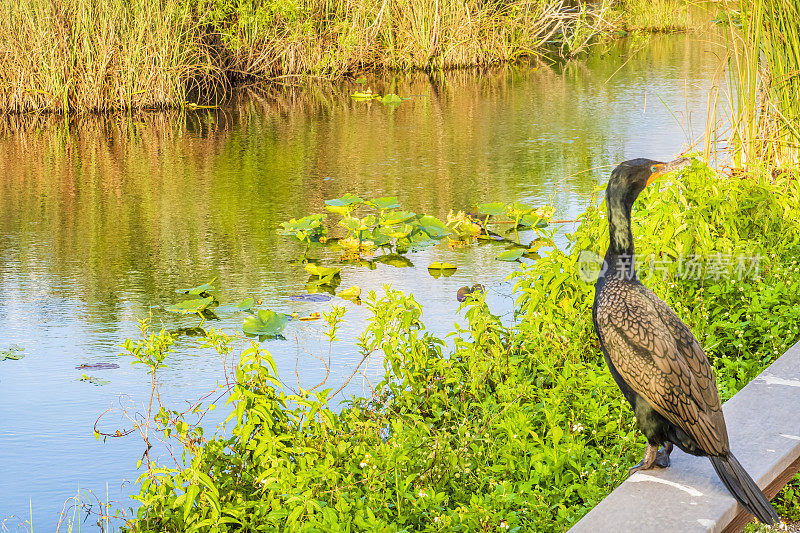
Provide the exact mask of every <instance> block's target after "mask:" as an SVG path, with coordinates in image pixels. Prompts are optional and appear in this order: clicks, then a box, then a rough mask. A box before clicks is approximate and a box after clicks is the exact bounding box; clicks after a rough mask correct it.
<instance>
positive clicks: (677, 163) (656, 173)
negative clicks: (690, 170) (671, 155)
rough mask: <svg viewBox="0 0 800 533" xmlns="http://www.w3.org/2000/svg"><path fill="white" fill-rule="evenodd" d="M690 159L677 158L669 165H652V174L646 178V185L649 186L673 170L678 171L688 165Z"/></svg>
mask: <svg viewBox="0 0 800 533" xmlns="http://www.w3.org/2000/svg"><path fill="white" fill-rule="evenodd" d="M690 161H691V160H690V159H689V158H688V157H679V158H678V159H675V160H673V161H670V162H669V163H658V164H656V165H653V172H652V174H650V177H648V178H647V185H650V184H651V183H653V182H654V181H656V180H657V179H658V178H660V177H661V176H663V175H664V174H666V173H668V172H672V171H673V170H678V169H679V168H682V167H684V166H685V165H687V164H689V163H690Z"/></svg>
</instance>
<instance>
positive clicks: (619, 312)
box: [598, 291, 728, 455]
mask: <svg viewBox="0 0 800 533" xmlns="http://www.w3.org/2000/svg"><path fill="white" fill-rule="evenodd" d="M647 292H649V291H647ZM651 294H652V293H651ZM626 296H627V297H626V298H625V299H624V300H622V301H620V300H617V302H616V305H614V309H613V310H611V309H609V310H603V309H602V304H601V308H599V309H598V325H599V326H600V329H601V332H602V335H603V340H604V342H605V345H606V351H607V352H608V355H609V357H610V358H611V362H612V363H613V364H614V366H615V367H616V369H617V371H618V372H619V373H620V376H622V378H623V379H624V380H625V382H626V383H627V384H628V385H629V386H630V387H631V388H632V389H633V390H634V391H636V392H637V393H638V394H639V395H641V396H642V397H644V399H645V400H647V402H648V403H649V404H650V405H651V406H652V407H653V408H654V409H655V410H656V411H658V412H659V413H660V414H661V415H662V416H663V417H664V418H666V419H667V420H669V421H670V422H671V423H672V424H674V425H676V426H678V427H680V428H681V429H682V430H683V431H685V432H686V433H687V434H689V435H691V436H692V438H694V440H695V441H696V442H697V443H698V445H700V447H701V448H702V449H703V450H704V451H705V452H706V453H709V454H714V455H716V454H719V453H722V452H723V451H727V448H728V438H727V432H726V429H725V422H724V419H723V417H722V411H721V409H720V404H719V396H718V394H717V388H716V383H715V382H714V376H713V372H712V371H711V367H710V365H709V364H708V360H707V359H706V357H705V354H703V351H702V349H701V348H700V346H699V344H698V343H697V340H695V338H694V336H693V335H692V333H691V331H689V329H688V328H687V327H686V325H685V324H683V322H681V320H680V319H679V318H678V317H677V315H675V313H674V312H673V311H672V310H671V309H670V308H669V307H668V306H667V305H666V304H664V303H663V302H661V300H659V299H658V298H657V297H656V296H655V295H652V298H651V297H650V295H647V294H645V293H644V292H639V291H631V292H630V293H629V294H627V295H626ZM653 299H655V301H654V300H653ZM604 311H606V312H604Z"/></svg>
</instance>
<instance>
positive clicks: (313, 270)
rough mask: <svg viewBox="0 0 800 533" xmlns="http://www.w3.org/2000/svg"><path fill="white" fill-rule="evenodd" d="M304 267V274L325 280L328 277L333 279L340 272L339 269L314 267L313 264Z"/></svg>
mask: <svg viewBox="0 0 800 533" xmlns="http://www.w3.org/2000/svg"><path fill="white" fill-rule="evenodd" d="M305 267H306V272H308V273H309V274H311V275H312V276H318V277H320V278H325V277H329V276H330V277H333V276H335V275H336V274H338V273H339V272H341V270H342V269H341V268H339V267H323V266H319V265H315V264H314V263H306V265H305Z"/></svg>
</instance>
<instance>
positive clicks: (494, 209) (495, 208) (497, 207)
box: [478, 202, 506, 217]
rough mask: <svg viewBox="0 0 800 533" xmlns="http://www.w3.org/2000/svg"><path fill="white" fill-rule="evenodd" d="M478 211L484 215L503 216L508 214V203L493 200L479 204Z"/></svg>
mask: <svg viewBox="0 0 800 533" xmlns="http://www.w3.org/2000/svg"><path fill="white" fill-rule="evenodd" d="M478 213H480V214H482V215H492V216H495V217H499V216H503V215H505V214H506V204H504V203H503V202H491V203H488V204H479V205H478Z"/></svg>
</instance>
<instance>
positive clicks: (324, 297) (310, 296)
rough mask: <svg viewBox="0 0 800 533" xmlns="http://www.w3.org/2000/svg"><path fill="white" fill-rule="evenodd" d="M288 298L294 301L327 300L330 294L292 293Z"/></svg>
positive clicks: (329, 298)
mask: <svg viewBox="0 0 800 533" xmlns="http://www.w3.org/2000/svg"><path fill="white" fill-rule="evenodd" d="M289 299H290V300H294V301H295V302H314V303H320V302H329V301H330V300H331V296H330V295H328V294H320V293H315V294H293V295H291V296H289Z"/></svg>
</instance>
